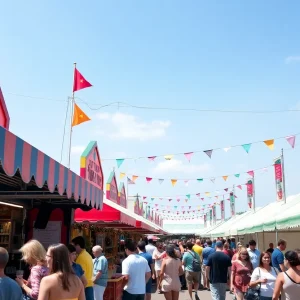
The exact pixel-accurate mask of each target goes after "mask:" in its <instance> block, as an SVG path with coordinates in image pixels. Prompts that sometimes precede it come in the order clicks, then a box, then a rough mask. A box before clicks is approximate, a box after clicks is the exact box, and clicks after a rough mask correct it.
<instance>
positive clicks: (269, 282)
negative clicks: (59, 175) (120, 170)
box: [0, 236, 300, 300]
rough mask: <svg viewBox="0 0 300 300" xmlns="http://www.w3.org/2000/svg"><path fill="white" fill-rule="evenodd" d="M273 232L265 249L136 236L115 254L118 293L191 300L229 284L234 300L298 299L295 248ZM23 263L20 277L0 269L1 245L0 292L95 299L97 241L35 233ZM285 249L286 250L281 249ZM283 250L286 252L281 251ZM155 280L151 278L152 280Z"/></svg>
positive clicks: (99, 286)
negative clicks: (45, 242) (64, 240)
mask: <svg viewBox="0 0 300 300" xmlns="http://www.w3.org/2000/svg"><path fill="white" fill-rule="evenodd" d="M286 248H287V243H286V241H284V240H279V241H278V245H277V247H276V248H274V245H273V244H272V243H271V244H270V245H269V248H268V249H267V250H265V251H260V250H259V249H257V247H256V242H255V241H254V240H251V241H249V244H247V245H242V244H241V243H235V240H224V239H222V238H219V239H216V240H213V241H211V240H209V239H208V240H203V239H202V240H201V239H197V240H187V241H184V240H179V241H170V240H169V241H165V242H164V243H162V242H157V243H155V242H154V241H153V240H147V238H145V239H141V240H140V241H139V242H138V243H137V244H136V243H135V242H134V241H132V240H128V241H126V242H125V256H124V257H122V258H121V259H120V261H119V263H120V265H119V272H120V273H121V274H122V276H123V295H122V299H123V300H144V299H146V300H150V299H151V295H152V293H153V290H154V289H155V286H156V289H157V290H156V292H157V293H159V294H163V295H164V297H165V299H166V300H178V299H179V295H180V291H181V290H183V289H187V290H188V295H189V298H190V300H192V299H194V298H195V299H196V300H198V299H200V297H201V291H203V290H207V291H210V293H211V297H212V299H213V300H225V298H226V291H230V293H231V294H232V297H234V298H235V299H236V300H243V299H255V300H256V299H260V300H278V299H286V300H298V299H300V259H299V257H300V250H299V249H295V250H293V251H286ZM20 250H21V252H22V257H23V260H24V261H25V262H26V263H27V264H28V265H30V274H29V277H28V278H27V279H25V278H24V277H23V274H22V271H21V270H20V271H21V272H20V271H18V273H17V277H16V278H15V280H13V279H11V278H8V277H6V276H5V274H4V270H5V266H6V264H7V263H8V253H7V251H6V250H5V249H4V248H1V247H0V300H21V299H22V300H32V299H35V300H36V299H37V300H84V299H86V300H100V299H101V300H102V299H103V295H104V292H105V289H106V286H107V282H108V262H107V259H106V258H105V255H104V254H103V250H102V248H101V246H99V245H96V246H94V247H93V248H92V254H93V257H94V258H92V256H91V255H90V254H89V253H88V252H87V251H86V249H85V240H84V238H83V237H81V236H78V237H76V238H74V239H73V240H72V243H71V244H70V245H68V246H65V245H63V244H56V245H51V246H50V247H49V248H48V249H47V251H46V250H45V249H44V247H43V246H42V245H41V244H40V243H39V242H38V241H37V240H31V241H29V242H27V243H26V244H25V245H24V246H23V247H22V248H21V249H20ZM285 251H286V252H285ZM283 253H285V254H283ZM155 282H156V285H154V283H155Z"/></svg>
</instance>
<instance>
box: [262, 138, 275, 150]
mask: <svg viewBox="0 0 300 300" xmlns="http://www.w3.org/2000/svg"><path fill="white" fill-rule="evenodd" d="M264 143H265V145H266V146H267V147H268V148H269V149H270V150H274V139H272V140H266V141H264Z"/></svg>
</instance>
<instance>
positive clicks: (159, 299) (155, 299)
mask: <svg viewBox="0 0 300 300" xmlns="http://www.w3.org/2000/svg"><path fill="white" fill-rule="evenodd" d="M198 296H199V298H200V300H211V295H210V292H208V291H199V292H198ZM164 299H165V297H164V295H160V294H157V293H153V294H152V296H151V300H164ZM194 299H195V296H194ZM232 299H233V296H232V295H230V294H229V292H227V295H226V300H232ZM179 300H190V298H189V294H188V291H181V292H180V294H179Z"/></svg>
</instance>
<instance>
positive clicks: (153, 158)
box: [148, 156, 156, 161]
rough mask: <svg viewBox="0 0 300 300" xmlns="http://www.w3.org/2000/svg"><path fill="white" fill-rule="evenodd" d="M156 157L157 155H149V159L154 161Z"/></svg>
mask: <svg viewBox="0 0 300 300" xmlns="http://www.w3.org/2000/svg"><path fill="white" fill-rule="evenodd" d="M155 158H156V156H149V157H148V159H149V160H150V161H154V160H155Z"/></svg>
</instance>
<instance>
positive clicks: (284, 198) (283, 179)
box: [281, 148, 286, 203]
mask: <svg viewBox="0 0 300 300" xmlns="http://www.w3.org/2000/svg"><path fill="white" fill-rule="evenodd" d="M281 169H282V186H283V201H284V203H286V193H285V174H284V157H283V148H282V149H281Z"/></svg>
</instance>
